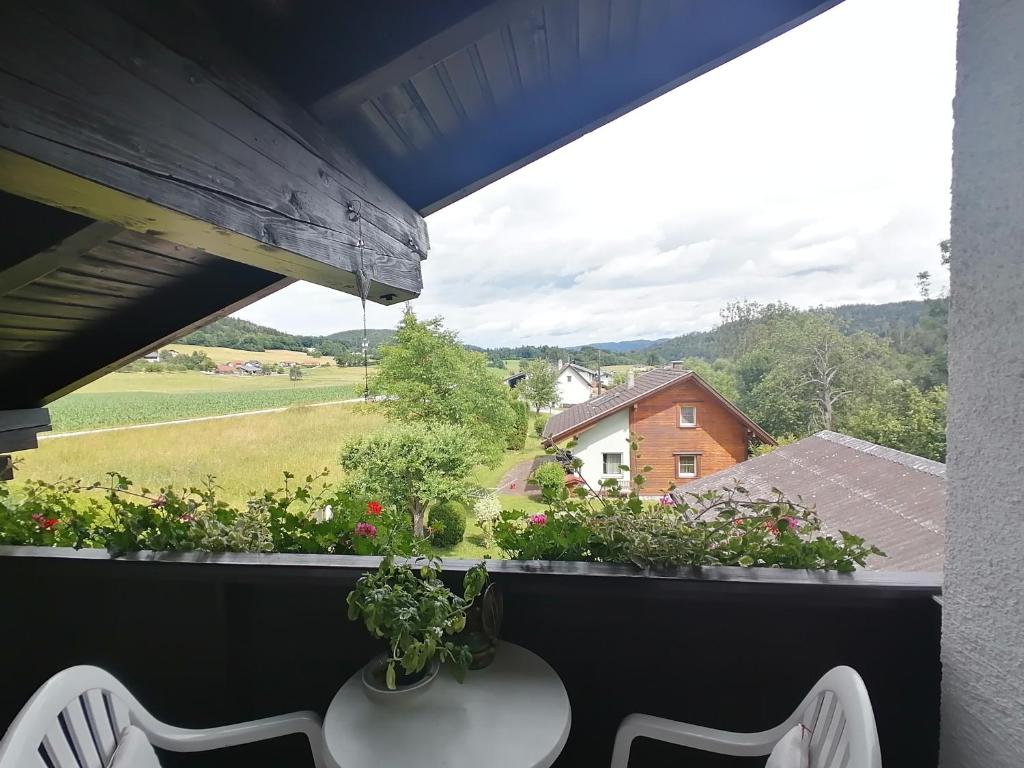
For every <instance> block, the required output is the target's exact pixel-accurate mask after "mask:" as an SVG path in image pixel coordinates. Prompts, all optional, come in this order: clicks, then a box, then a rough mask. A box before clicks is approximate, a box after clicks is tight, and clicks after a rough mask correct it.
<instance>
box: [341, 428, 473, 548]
mask: <svg viewBox="0 0 1024 768" xmlns="http://www.w3.org/2000/svg"><path fill="white" fill-rule="evenodd" d="M477 462H478V456H477V454H476V443H475V441H474V439H473V436H472V435H471V434H470V433H469V431H468V430H467V429H465V428H464V427H459V426H455V425H452V424H439V423H436V422H435V423H430V422H417V423H408V424H402V425H396V426H395V427H394V428H392V429H389V430H386V431H384V432H379V433H376V434H372V435H366V436H364V437H361V438H359V439H357V440H353V441H351V442H349V443H348V444H346V445H345V447H344V448H343V450H342V454H341V466H342V467H343V468H344V469H345V470H346V471H348V472H350V473H352V477H351V480H350V482H352V483H353V484H354V485H355V486H356V488H357V489H358V490H359V491H360V492H361V493H364V494H366V495H368V496H370V497H372V498H375V499H379V500H380V501H381V502H383V503H385V504H392V505H394V506H396V507H398V508H400V509H405V510H408V512H409V518H410V520H411V522H412V529H413V533H414V535H415V536H416V537H417V538H422V537H423V535H424V533H425V529H424V520H425V519H426V516H427V513H428V512H429V511H430V508H431V507H432V506H433V505H435V504H439V503H441V502H445V501H464V500H466V498H467V497H468V492H469V486H470V484H469V475H470V473H471V472H472V471H473V468H474V467H475V466H476V464H477Z"/></svg>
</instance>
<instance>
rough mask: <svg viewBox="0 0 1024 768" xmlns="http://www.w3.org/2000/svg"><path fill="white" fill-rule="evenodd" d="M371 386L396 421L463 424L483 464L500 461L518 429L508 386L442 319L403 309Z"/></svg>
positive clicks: (512, 397) (382, 348)
mask: <svg viewBox="0 0 1024 768" xmlns="http://www.w3.org/2000/svg"><path fill="white" fill-rule="evenodd" d="M371 390H372V391H374V392H377V393H378V394H380V395H383V396H384V399H383V400H382V401H381V403H380V407H381V408H383V409H384V410H385V411H386V412H387V414H388V415H389V416H390V417H391V418H393V419H394V420H396V421H427V422H435V423H441V424H453V425H457V426H461V427H464V428H465V430H466V432H467V433H468V434H469V435H471V436H472V438H473V441H474V443H475V445H476V447H477V450H478V452H479V456H480V459H481V460H482V461H483V462H484V463H489V464H494V463H496V462H497V461H498V459H499V458H500V456H501V453H502V451H504V449H505V447H506V445H508V444H509V442H510V437H511V436H512V434H513V433H514V432H515V430H516V428H517V420H516V413H515V409H514V396H513V395H512V394H511V391H510V390H509V388H508V387H507V386H505V384H504V383H502V381H501V379H500V378H499V377H498V376H497V375H495V372H494V371H493V370H490V369H489V368H488V367H487V358H486V357H484V355H482V354H480V353H478V352H472V351H470V350H468V349H466V348H465V347H463V346H462V345H461V344H460V343H459V340H458V337H457V336H456V335H455V333H453V332H452V331H448V330H446V329H445V328H444V326H443V324H442V320H441V319H440V318H434V319H432V320H425V321H422V322H421V321H420V320H418V319H417V318H416V316H415V315H414V314H413V313H412V312H411V311H410V312H406V313H405V316H404V317H403V318H402V322H401V324H400V325H399V326H398V332H397V334H396V335H395V338H394V341H393V343H391V344H389V345H387V346H382V347H381V348H380V364H379V366H378V369H377V374H376V376H375V377H374V380H373V382H372V383H371Z"/></svg>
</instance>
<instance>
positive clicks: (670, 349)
mask: <svg viewBox="0 0 1024 768" xmlns="http://www.w3.org/2000/svg"><path fill="white" fill-rule="evenodd" d="M927 307H928V305H927V303H926V302H924V301H897V302H891V303H888V304H846V305H843V306H839V307H831V308H829V309H828V311H829V312H831V313H832V314H834V315H835V316H836V317H837V318H839V320H840V323H841V325H842V326H843V327H844V328H845V330H846V332H847V333H857V332H860V331H867V332H869V333H874V334H876V335H878V336H883V337H885V336H892V335H893V334H894V333H897V332H899V331H900V330H901V329H911V328H914V327H916V326H917V325H918V324H919V323H920V322H921V320H922V318H923V317H924V316H925V315H926V313H927ZM394 335H395V332H394V330H392V329H389V328H371V329H368V330H367V339H368V341H369V353H370V355H371V356H373V357H375V356H376V354H377V348H378V347H380V346H381V345H384V344H387V342H389V341H390V340H391V339H392V338H393V337H394ZM362 339H363V331H362V330H361V329H353V330H347V331H338V332H337V333H331V334H328V335H326V336H304V335H298V334H292V333H286V332H284V331H279V330H277V329H275V328H270V327H267V326H263V325H257V324H256V323H251V322H249V321H248V320H240V319H238V318H234V317H225V318H221V319H220V320H216V321H214V322H213V323H210V325H208V326H206V327H205V328H201V329H199V330H198V331H193V332H192V333H190V334H189V335H187V336H185V337H184V338H182V339H180V341H181V342H182V343H185V344H197V345H199V346H206V347H230V348H232V349H244V350H249V351H252V352H263V351H266V350H268V349H290V350H294V351H300V350H306V349H317V350H319V351H320V352H321V353H322V354H324V355H326V356H329V357H338V356H342V357H344V356H347V355H351V354H353V353H360V352H361V351H362V346H361V345H362ZM471 348H472V349H480V348H479V347H471ZM716 350H717V337H716V331H714V330H710V331H692V332H690V333H684V334H682V335H680V336H674V337H671V338H664V339H631V340H628V341H603V342H595V343H592V344H583V345H579V346H575V347H566V348H562V347H553V346H534V345H526V346H521V347H499V348H494V349H481V351H483V352H485V353H487V354H488V356H489V357H491V358H492V359H494V360H495V361H497V360H499V359H502V358H504V359H513V358H531V357H545V358H547V359H558V358H564V359H566V360H568V359H574V360H576V361H577V362H580V363H581V364H583V365H587V364H590V363H594V364H603V365H615V364H627V363H633V362H636V363H647V362H650V361H652V360H659V361H668V360H681V359H684V358H687V357H700V358H704V359H708V360H713V359H714V358H715V355H716Z"/></svg>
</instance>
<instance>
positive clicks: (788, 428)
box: [736, 311, 892, 435]
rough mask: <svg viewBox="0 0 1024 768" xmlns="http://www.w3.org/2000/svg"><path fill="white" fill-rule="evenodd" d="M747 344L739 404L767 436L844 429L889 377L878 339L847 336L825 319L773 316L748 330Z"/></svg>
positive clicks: (739, 369)
mask: <svg viewBox="0 0 1024 768" xmlns="http://www.w3.org/2000/svg"><path fill="white" fill-rule="evenodd" d="M748 344H749V351H748V352H747V353H745V354H744V355H743V356H741V357H740V358H739V359H738V360H737V362H736V379H737V381H738V384H739V389H740V405H741V407H742V408H743V409H744V410H745V411H746V412H747V413H748V414H749V415H750V416H751V418H753V419H754V420H755V421H757V422H758V423H759V424H761V426H763V427H764V428H765V429H766V430H768V432H769V433H771V434H796V435H805V434H808V433H809V432H811V431H814V430H816V429H840V430H841V429H842V425H843V423H844V422H845V420H846V418H847V417H848V416H849V415H850V413H852V412H853V411H855V410H856V409H857V408H858V407H860V405H861V404H862V403H864V402H867V401H870V399H871V398H873V397H874V396H876V394H877V393H878V392H879V391H880V390H881V388H882V387H884V385H885V384H886V382H887V381H890V380H891V378H892V374H891V373H888V369H890V368H891V365H892V359H891V358H892V354H891V352H890V351H889V349H888V347H887V346H886V345H885V344H884V343H883V342H882V341H881V340H880V339H879V338H878V337H877V336H874V335H872V334H868V333H858V334H854V335H852V336H846V335H844V334H842V333H841V332H840V330H839V328H838V325H837V321H836V319H835V318H834V317H833V316H832V315H830V314H828V313H825V312H817V311H816V312H799V313H792V314H780V315H777V316H774V317H772V318H770V319H768V320H766V321H763V322H761V323H758V324H757V325H755V326H753V327H752V328H751V329H750V333H749V338H748Z"/></svg>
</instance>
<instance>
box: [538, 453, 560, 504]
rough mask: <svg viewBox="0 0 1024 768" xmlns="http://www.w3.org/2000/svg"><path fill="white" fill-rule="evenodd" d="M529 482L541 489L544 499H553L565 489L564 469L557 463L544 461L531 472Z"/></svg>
mask: <svg viewBox="0 0 1024 768" xmlns="http://www.w3.org/2000/svg"><path fill="white" fill-rule="evenodd" d="M530 482H531V483H533V484H534V485H536V486H537V487H539V488H540V489H541V492H542V493H543V494H544V498H549V497H554V496H555V495H557V494H558V493H559V492H560V491H561V490H562V489H563V488H565V468H564V467H562V465H561V464H560V463H559V462H557V461H546V462H544V463H543V464H541V465H540V466H539V467H537V469H535V470H534V471H533V474H532V475H531V476H530Z"/></svg>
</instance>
